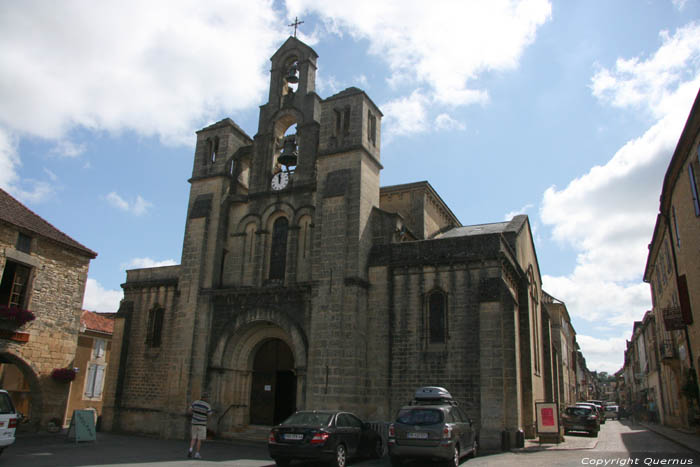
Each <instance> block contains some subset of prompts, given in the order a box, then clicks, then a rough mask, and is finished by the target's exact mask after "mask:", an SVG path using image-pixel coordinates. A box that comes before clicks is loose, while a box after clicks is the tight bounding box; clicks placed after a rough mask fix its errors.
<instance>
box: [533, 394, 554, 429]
mask: <svg viewBox="0 0 700 467" xmlns="http://www.w3.org/2000/svg"><path fill="white" fill-rule="evenodd" d="M535 407H536V410H537V434H538V435H539V434H548V433H553V434H559V406H558V405H557V403H556V402H536V403H535Z"/></svg>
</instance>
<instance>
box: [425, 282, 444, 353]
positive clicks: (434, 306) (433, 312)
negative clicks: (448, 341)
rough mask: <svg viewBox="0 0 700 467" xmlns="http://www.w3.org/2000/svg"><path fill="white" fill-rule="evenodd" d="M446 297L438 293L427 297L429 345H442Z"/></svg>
mask: <svg viewBox="0 0 700 467" xmlns="http://www.w3.org/2000/svg"><path fill="white" fill-rule="evenodd" d="M446 310H447V297H446V296H445V294H444V293H442V292H440V291H435V292H432V293H431V294H430V295H429V296H428V330H429V338H430V343H431V344H444V343H445V337H446V334H447V333H446V328H447V326H446V324H447V320H446Z"/></svg>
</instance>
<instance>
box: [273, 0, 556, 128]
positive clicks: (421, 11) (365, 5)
mask: <svg viewBox="0 0 700 467" xmlns="http://www.w3.org/2000/svg"><path fill="white" fill-rule="evenodd" d="M286 4H287V8H288V10H289V13H290V15H291V16H294V15H299V16H303V13H304V12H306V11H313V12H316V13H318V14H319V15H320V16H321V17H322V19H323V20H324V22H325V25H326V27H327V31H328V32H329V33H332V34H342V32H343V31H347V32H349V34H350V35H352V36H353V37H354V38H356V39H363V40H367V41H368V42H369V52H370V53H371V54H373V55H376V56H377V57H379V58H380V59H381V60H383V61H385V62H386V63H387V65H388V66H389V69H390V70H391V76H390V78H389V83H390V85H391V86H393V87H395V88H396V89H397V90H399V91H401V92H404V90H408V91H407V92H408V93H409V94H410V93H415V92H416V90H417V89H422V91H420V92H421V94H422V95H424V96H425V97H426V98H428V100H429V101H430V102H432V103H435V104H439V105H440V106H455V105H460V106H461V105H468V104H473V103H484V102H486V101H487V100H488V92H487V91H486V90H484V89H478V87H477V85H476V83H475V80H476V78H477V77H478V75H479V74H480V73H483V72H487V71H493V70H512V69H515V68H516V67H517V66H518V62H519V60H520V57H521V55H522V53H523V51H524V50H525V48H526V47H527V46H528V45H530V44H531V43H532V42H533V41H534V40H535V35H536V32H537V29H538V28H539V27H540V26H542V25H543V24H544V23H545V22H547V21H548V20H549V19H550V18H551V14H552V6H551V4H550V3H549V1H547V0H524V1H508V0H494V1H490V2H464V1H461V0H452V1H445V2H440V3H439V4H435V3H434V2H432V3H431V2H425V1H422V0H401V1H399V0H394V1H382V2H376V1H374V0H358V1H356V2H354V3H353V7H352V8H348V7H347V5H346V4H344V3H342V2H328V1H325V0H287V1H286ZM403 99H406V98H405V97H402V98H397V99H396V100H394V101H392V102H397V101H398V102H401V101H402V100H403ZM394 109H395V108H394ZM382 110H383V111H384V113H385V116H387V117H391V116H392V113H391V111H392V110H393V109H392V108H389V109H388V110H387V108H386V106H382ZM393 117H394V118H393V122H394V123H395V124H397V125H399V127H398V128H397V129H396V130H395V133H396V134H402V132H403V131H405V127H403V126H401V124H402V121H401V120H402V119H405V117H403V116H400V115H393ZM389 123H392V120H391V119H389ZM387 130H388V131H390V132H391V131H392V129H391V126H390V125H389V126H388V128H387Z"/></svg>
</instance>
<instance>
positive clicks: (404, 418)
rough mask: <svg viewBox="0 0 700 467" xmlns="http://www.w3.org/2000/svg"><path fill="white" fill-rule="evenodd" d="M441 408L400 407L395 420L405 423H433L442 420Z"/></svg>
mask: <svg viewBox="0 0 700 467" xmlns="http://www.w3.org/2000/svg"><path fill="white" fill-rule="evenodd" d="M443 419H444V418H443V414H442V410H438V409H402V410H400V411H399V415H398V416H397V417H396V421H397V422H399V423H403V424H405V425H435V424H437V423H442V421H443Z"/></svg>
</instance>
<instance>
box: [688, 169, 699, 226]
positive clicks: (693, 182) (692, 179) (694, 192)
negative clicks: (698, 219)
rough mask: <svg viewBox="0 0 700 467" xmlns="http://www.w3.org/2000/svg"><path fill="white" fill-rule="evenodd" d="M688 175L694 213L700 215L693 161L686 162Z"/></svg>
mask: <svg viewBox="0 0 700 467" xmlns="http://www.w3.org/2000/svg"><path fill="white" fill-rule="evenodd" d="M688 175H690V193H691V195H692V196H693V206H694V207H695V215H696V216H700V199H698V184H697V181H696V179H695V170H693V163H692V162H691V163H690V164H688Z"/></svg>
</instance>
